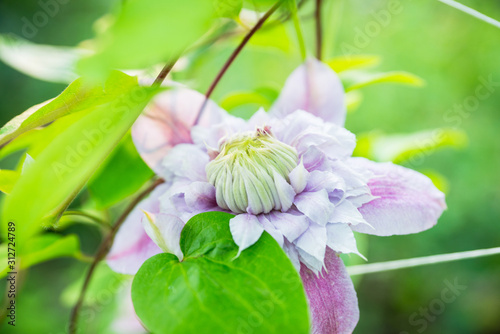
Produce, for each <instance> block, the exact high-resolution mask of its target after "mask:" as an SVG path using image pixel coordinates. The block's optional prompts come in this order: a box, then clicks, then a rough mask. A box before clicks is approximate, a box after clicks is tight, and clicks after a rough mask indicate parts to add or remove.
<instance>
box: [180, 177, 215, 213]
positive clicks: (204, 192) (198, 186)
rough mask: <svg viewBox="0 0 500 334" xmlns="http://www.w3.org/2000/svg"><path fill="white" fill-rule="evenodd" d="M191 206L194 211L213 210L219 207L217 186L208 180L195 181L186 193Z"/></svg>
mask: <svg viewBox="0 0 500 334" xmlns="http://www.w3.org/2000/svg"><path fill="white" fill-rule="evenodd" d="M184 199H185V201H186V204H187V206H188V207H189V208H191V209H192V210H194V211H213V210H214V208H215V207H217V201H216V200H215V187H214V186H213V185H211V184H210V183H208V182H193V183H191V184H190V185H189V186H187V189H186V191H185V193H184Z"/></svg>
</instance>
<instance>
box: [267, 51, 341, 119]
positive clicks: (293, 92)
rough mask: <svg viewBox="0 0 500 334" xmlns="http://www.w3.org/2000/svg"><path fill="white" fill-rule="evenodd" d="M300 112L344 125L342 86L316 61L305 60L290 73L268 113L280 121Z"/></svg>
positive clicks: (330, 70)
mask: <svg viewBox="0 0 500 334" xmlns="http://www.w3.org/2000/svg"><path fill="white" fill-rule="evenodd" d="M299 109H300V110H305V111H308V112H310V113H311V114H313V115H316V116H318V117H321V118H322V119H324V120H325V121H328V122H333V123H336V124H338V125H340V126H343V125H344V122H345V115H346V107H345V103H344V87H343V86H342V82H341V81H340V79H339V77H338V76H337V74H336V73H335V72H334V71H333V70H332V69H331V68H330V67H329V66H328V65H326V64H323V63H322V62H320V61H318V60H316V59H312V58H310V59H308V60H306V62H305V63H304V64H302V65H301V66H299V67H298V68H297V69H296V70H295V71H293V72H292V74H291V75H290V76H289V77H288V79H287V80H286V83H285V87H284V88H283V90H282V91H281V94H280V96H279V97H278V100H277V101H276V103H275V104H274V106H273V108H272V109H271V113H272V115H273V116H275V117H278V118H281V117H285V116H286V115H289V114H290V113H292V112H294V111H295V110H299Z"/></svg>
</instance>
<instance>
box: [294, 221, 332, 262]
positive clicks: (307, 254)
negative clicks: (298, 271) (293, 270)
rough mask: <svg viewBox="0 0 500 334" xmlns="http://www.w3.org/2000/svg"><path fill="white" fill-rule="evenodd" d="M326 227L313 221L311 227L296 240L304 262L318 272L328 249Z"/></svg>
mask: <svg viewBox="0 0 500 334" xmlns="http://www.w3.org/2000/svg"><path fill="white" fill-rule="evenodd" d="M326 242H327V235H326V227H325V226H320V225H318V224H315V223H312V222H311V224H310V225H309V228H308V229H307V230H306V231H305V232H304V233H303V234H302V235H301V236H300V237H299V238H298V239H297V240H296V241H295V242H294V244H295V245H296V246H297V248H298V251H299V255H300V256H301V258H302V262H303V263H304V264H306V265H307V266H308V267H309V268H311V269H312V270H314V271H316V272H318V271H319V270H321V268H322V266H323V261H324V257H325V250H326Z"/></svg>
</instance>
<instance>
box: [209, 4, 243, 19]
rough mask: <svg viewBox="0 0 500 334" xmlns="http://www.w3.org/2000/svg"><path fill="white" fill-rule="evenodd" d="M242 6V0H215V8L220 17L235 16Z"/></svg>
mask: <svg viewBox="0 0 500 334" xmlns="http://www.w3.org/2000/svg"><path fill="white" fill-rule="evenodd" d="M242 7H243V0H215V9H216V11H217V14H219V16H221V17H229V18H236V17H237V16H238V15H239V13H240V11H241V8H242Z"/></svg>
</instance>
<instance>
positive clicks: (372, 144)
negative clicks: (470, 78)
mask: <svg viewBox="0 0 500 334" xmlns="http://www.w3.org/2000/svg"><path fill="white" fill-rule="evenodd" d="M466 144H467V134H466V133H465V132H464V131H462V130H458V129H447V128H440V129H435V130H430V131H421V132H416V133H411V134H393V135H384V134H382V133H377V132H372V133H368V134H364V135H360V136H358V144H357V146H356V149H355V152H354V154H355V155H357V156H364V157H367V158H369V159H371V160H376V161H393V162H395V163H402V162H405V161H408V160H411V159H422V158H423V157H425V155H429V154H431V153H432V152H434V151H435V150H437V149H439V148H442V147H455V148H463V147H464V146H465V145H466Z"/></svg>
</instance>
